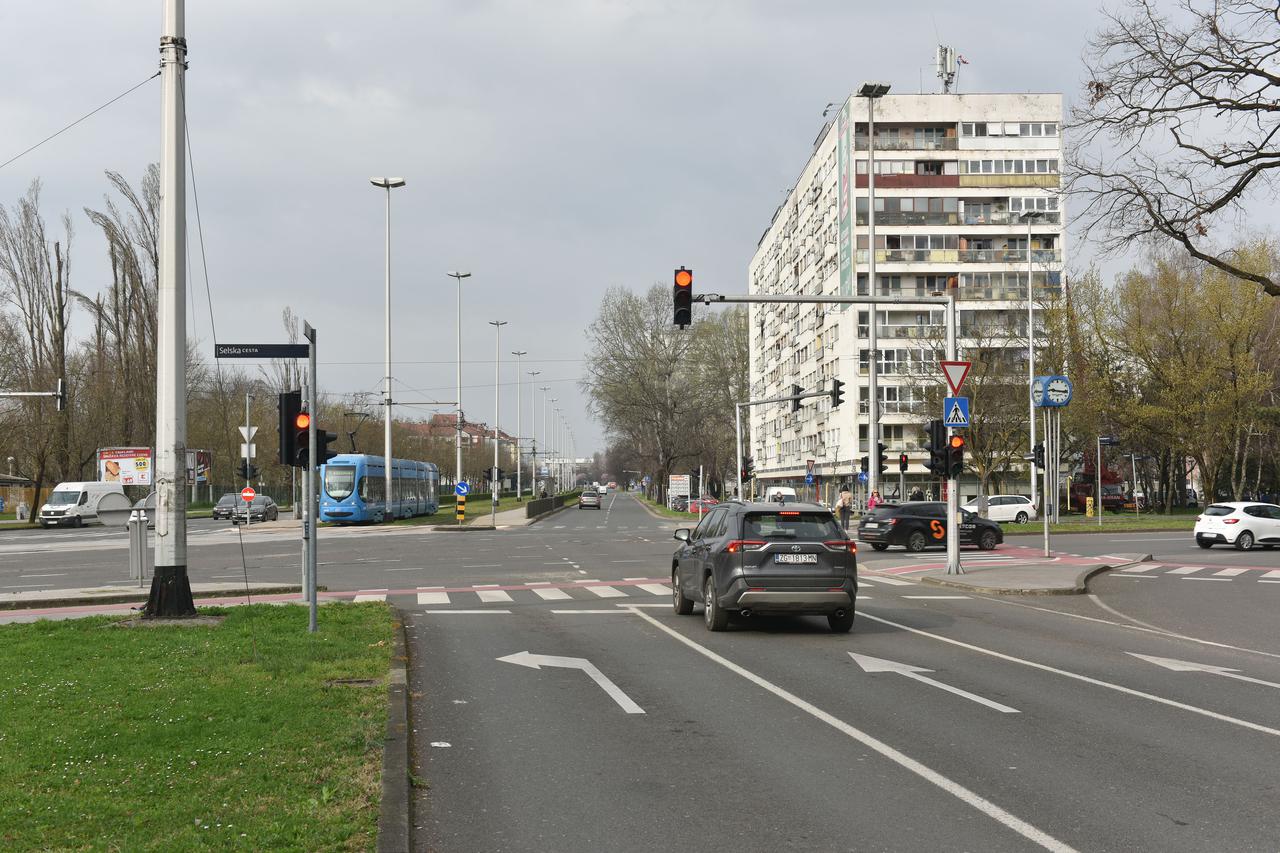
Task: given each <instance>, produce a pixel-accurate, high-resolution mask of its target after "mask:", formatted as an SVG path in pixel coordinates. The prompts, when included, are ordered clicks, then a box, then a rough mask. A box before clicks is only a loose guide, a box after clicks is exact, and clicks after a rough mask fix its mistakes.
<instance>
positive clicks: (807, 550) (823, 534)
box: [671, 501, 858, 632]
mask: <svg viewBox="0 0 1280 853" xmlns="http://www.w3.org/2000/svg"><path fill="white" fill-rule="evenodd" d="M675 538H676V539H678V540H680V543H681V545H680V547H679V548H678V549H676V552H675V553H674V554H673V555H672V558H671V590H672V606H673V608H674V609H675V612H676V613H678V614H680V615H688V614H689V613H692V612H693V605H694V602H695V601H698V602H701V603H702V605H703V608H704V609H703V621H704V622H705V623H706V626H707V629H708V630H711V631H723V630H724V629H725V628H726V627H728V624H729V617H730V616H731V615H734V614H738V615H742V616H750V615H752V614H757V613H761V614H762V613H809V614H818V615H823V616H826V617H827V624H828V625H829V626H830V628H831V630H832V631H837V632H846V631H848V630H849V629H850V628H852V627H853V603H854V600H855V599H856V598H857V594H858V572H857V556H856V555H857V550H858V547H857V545H855V544H854V543H853V542H850V541H849V539H848V535H847V534H846V533H845V532H844V531H843V530H841V529H840V524H839V523H838V522H837V521H836V519H835V516H833V515H832V514H831V512H830V510H826V509H823V508H822V507H820V506H818V505H816V504H800V503H788V504H786V505H785V506H784V507H779V506H778V505H777V504H776V503H741V502H738V501H730V502H728V503H724V504H720V505H719V506H716V507H715V508H713V509H712V510H711V512H709V513H707V515H706V516H705V517H704V518H703V519H702V521H700V522H699V523H698V526H697V527H696V528H694V529H692V530H690V529H689V528H687V527H682V528H680V529H679V530H677V531H676V532H675Z"/></svg>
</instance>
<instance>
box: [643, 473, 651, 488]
mask: <svg viewBox="0 0 1280 853" xmlns="http://www.w3.org/2000/svg"><path fill="white" fill-rule="evenodd" d="M644 484H645V485H646V486H651V485H653V478H652V477H650V476H649V475H648V474H645V475H644Z"/></svg>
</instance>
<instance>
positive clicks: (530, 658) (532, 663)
mask: <svg viewBox="0 0 1280 853" xmlns="http://www.w3.org/2000/svg"><path fill="white" fill-rule="evenodd" d="M619 612H622V611H619ZM636 615H637V616H638V615H640V614H636ZM497 660H500V661H502V662H503V663H513V664H515V665H516V666H526V667H528V668H529V669H536V670H541V669H542V667H544V666H555V667H562V668H564V669H580V670H582V671H583V672H584V673H585V674H586V675H587V677H588V678H590V679H591V680H592V681H594V682H595V683H596V684H597V685H599V687H600V689H601V690H603V691H604V692H605V693H607V694H608V695H609V698H610V699H612V700H613V701H614V702H617V703H618V707H620V708H621V709H622V710H624V711H626V712H627V713H628V714H643V713H644V708H641V707H640V706H639V705H637V704H636V703H635V702H633V701H631V697H630V696H628V695H627V694H625V693H623V692H622V688H620V687H618V685H616V684H614V683H613V682H612V681H610V680H609V678H608V676H606V675H605V674H604V673H603V672H601V671H600V669H599V668H598V667H597V666H596V665H595V664H593V663H592V662H591V661H589V660H587V659H586V658H566V657H560V656H558V655H535V654H530V653H529V652H527V651H523V652H516V653H515V654H513V655H507V656H506V657H500V658H498V659H497Z"/></svg>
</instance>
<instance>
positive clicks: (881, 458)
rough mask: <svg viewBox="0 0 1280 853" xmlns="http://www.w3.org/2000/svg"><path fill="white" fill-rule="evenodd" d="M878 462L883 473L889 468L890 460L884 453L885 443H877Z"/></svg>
mask: <svg viewBox="0 0 1280 853" xmlns="http://www.w3.org/2000/svg"><path fill="white" fill-rule="evenodd" d="M876 464H877V465H879V466H880V473H881V474H883V473H884V472H885V471H888V470H889V460H888V459H887V458H886V457H885V455H884V445H883V444H877V445H876Z"/></svg>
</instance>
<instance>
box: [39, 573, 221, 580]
mask: <svg viewBox="0 0 1280 853" xmlns="http://www.w3.org/2000/svg"><path fill="white" fill-rule="evenodd" d="M65 575H66V572H49V573H48V574H43V575H22V576H21V577H22V580H26V579H27V578H60V577H63V576H65ZM232 577H238V575H233V576H232Z"/></svg>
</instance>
